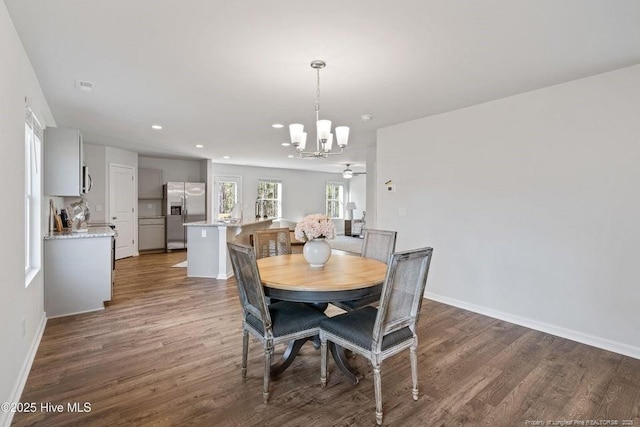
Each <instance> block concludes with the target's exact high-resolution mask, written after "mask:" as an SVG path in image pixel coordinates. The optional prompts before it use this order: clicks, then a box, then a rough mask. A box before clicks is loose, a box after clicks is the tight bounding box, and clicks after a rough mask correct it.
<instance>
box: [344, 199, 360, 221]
mask: <svg viewBox="0 0 640 427" xmlns="http://www.w3.org/2000/svg"><path fill="white" fill-rule="evenodd" d="M345 209H346V210H347V211H348V212H349V215H348V217H349V219H353V211H354V210H355V209H358V208H357V207H356V204H355V203H354V202H348V203H347V206H346V207H345Z"/></svg>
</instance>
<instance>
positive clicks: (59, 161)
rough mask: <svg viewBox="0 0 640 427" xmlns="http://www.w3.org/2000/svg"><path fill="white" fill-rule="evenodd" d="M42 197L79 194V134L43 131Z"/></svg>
mask: <svg viewBox="0 0 640 427" xmlns="http://www.w3.org/2000/svg"><path fill="white" fill-rule="evenodd" d="M43 145H44V194H46V195H49V196H69V197H77V196H81V195H82V187H83V182H82V181H83V180H82V176H83V170H82V166H83V153H82V134H81V133H80V131H79V130H77V129H64V128H46V129H45V131H44V144H43Z"/></svg>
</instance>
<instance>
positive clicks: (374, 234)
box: [362, 228, 397, 264]
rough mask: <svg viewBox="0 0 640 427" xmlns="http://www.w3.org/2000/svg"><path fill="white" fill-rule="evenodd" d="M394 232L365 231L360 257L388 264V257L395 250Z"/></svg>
mask: <svg viewBox="0 0 640 427" xmlns="http://www.w3.org/2000/svg"><path fill="white" fill-rule="evenodd" d="M396 235H397V233H396V232H395V231H386V230H371V229H368V228H367V229H365V231H364V242H363V243H362V256H363V257H365V258H372V259H376V260H378V261H382V262H384V263H385V264H387V263H388V262H389V256H390V255H391V254H392V253H393V252H394V251H395V250H396Z"/></svg>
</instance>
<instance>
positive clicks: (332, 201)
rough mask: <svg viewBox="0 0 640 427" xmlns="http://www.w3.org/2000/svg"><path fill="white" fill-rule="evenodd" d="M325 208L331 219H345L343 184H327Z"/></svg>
mask: <svg viewBox="0 0 640 427" xmlns="http://www.w3.org/2000/svg"><path fill="white" fill-rule="evenodd" d="M325 200H326V203H325V206H326V211H327V216H328V217H329V218H343V217H344V215H343V212H344V209H343V203H344V185H343V184H342V183H341V182H327V189H326V192H325Z"/></svg>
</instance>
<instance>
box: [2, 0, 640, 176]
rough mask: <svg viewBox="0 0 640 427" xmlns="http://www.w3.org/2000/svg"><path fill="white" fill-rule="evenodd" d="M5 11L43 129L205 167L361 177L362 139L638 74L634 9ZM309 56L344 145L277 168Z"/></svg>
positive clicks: (301, 111)
mask: <svg viewBox="0 0 640 427" xmlns="http://www.w3.org/2000/svg"><path fill="white" fill-rule="evenodd" d="M5 3H6V4H7V7H8V9H9V12H10V14H11V16H12V19H13V22H14V24H15V26H16V28H17V30H18V33H19V34H20V37H21V39H22V42H23V43H24V45H25V48H26V50H27V53H28V54H29V57H30V59H31V61H32V63H33V67H34V68H35V70H36V73H37V75H38V78H39V80H40V83H41V85H42V89H43V91H44V94H45V96H46V98H47V100H48V101H49V105H50V107H51V110H52V112H53V114H54V117H55V119H56V122H57V124H58V126H63V127H73V128H78V129H80V130H82V132H83V134H84V136H85V141H86V142H90V143H94V144H103V145H110V146H115V147H121V148H125V149H129V150H133V151H137V152H139V153H141V154H144V155H156V156H165V157H167V156H168V157H171V156H178V157H196V158H212V159H214V161H215V162H220V163H234V164H249V165H261V166H271V167H284V168H294V169H313V170H323V171H329V172H339V171H341V170H342V169H344V164H345V163H356V164H357V165H358V166H356V167H352V169H354V170H355V171H361V170H364V165H365V161H366V147H367V146H370V145H372V144H374V143H375V130H376V129H377V128H380V127H384V126H389V125H392V124H396V123H401V122H404V121H407V120H412V119H416V118H419V117H424V116H428V115H432V114H438V113H442V112H445V111H451V110H455V109H459V108H462V107H465V106H469V105H473V104H478V103H481V102H485V101H489V100H492V99H497V98H501V97H505V96H509V95H513V94H517V93H521V92H525V91H529V90H532V89H537V88H541V87H545V86H549V85H553V84H557V83H561V82H565V81H568V80H573V79H576V78H581V77H586V76H589V75H593V74H597V73H601V72H605V71H609V70H613V69H616V68H620V67H625V66H628V65H633V64H637V63H640V1H637V0H616V1H611V0H562V1H559V0H517V1H516V0H501V1H497V0H485V1H474V2H472V1H451V0H439V1H434V0H431V1H427V0H415V1H409V0H395V1H387V0H348V1H345V0H339V1H336V0H325V1H317V2H309V1H300V0H278V1H265V0H242V1H229V0H225V1H220V0H199V1H198V0H181V1H176V0H92V1H86V0H55V1H52V0H28V1H26V0H5ZM314 59H323V60H325V61H326V62H327V68H326V69H325V70H323V71H322V72H321V90H322V95H321V117H322V118H328V119H331V120H333V122H334V125H348V126H350V127H351V137H350V144H349V147H348V149H347V153H345V154H343V155H342V156H336V157H333V158H330V159H328V160H314V161H307V160H300V159H289V158H287V154H292V153H293V149H292V148H291V147H282V146H281V145H280V143H281V142H285V141H288V140H289V136H288V129H287V128H286V127H285V128H284V129H273V128H271V124H272V123H276V122H280V123H283V124H285V125H287V124H289V123H296V122H301V123H304V125H305V128H306V129H307V130H309V131H310V138H311V135H314V134H315V127H314V120H315V119H314V100H315V78H316V76H315V71H314V70H312V69H311V68H310V66H309V63H310V62H311V61H312V60H314ZM78 79H81V80H87V81H90V82H92V83H94V85H95V87H94V90H93V91H92V92H90V93H89V92H82V91H80V90H78V89H77V88H76V87H75V81H76V80H78ZM362 114H371V115H373V117H374V119H373V120H372V121H370V122H367V123H365V122H362V121H361V120H360V116H361V115H362ZM154 123H160V124H162V125H163V126H164V130H162V131H160V132H158V131H154V130H152V129H151V125H152V124H154ZM196 144H203V145H204V146H205V147H204V148H202V149H198V148H196V147H195V145H196ZM398 149H402V141H398ZM224 155H228V156H231V158H230V159H229V160H224V159H222V158H221V157H222V156H224Z"/></svg>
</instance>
